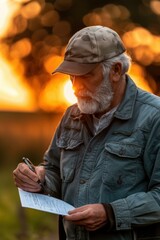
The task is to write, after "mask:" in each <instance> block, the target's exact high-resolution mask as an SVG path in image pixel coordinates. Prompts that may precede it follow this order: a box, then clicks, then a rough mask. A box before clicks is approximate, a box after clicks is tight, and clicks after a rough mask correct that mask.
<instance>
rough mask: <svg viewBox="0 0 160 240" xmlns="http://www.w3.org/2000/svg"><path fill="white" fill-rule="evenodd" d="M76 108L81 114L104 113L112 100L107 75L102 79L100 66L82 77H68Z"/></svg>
mask: <svg viewBox="0 0 160 240" xmlns="http://www.w3.org/2000/svg"><path fill="white" fill-rule="evenodd" d="M70 78H71V81H72V84H73V89H74V92H75V95H76V97H77V102H78V107H79V109H80V111H81V112H82V113H86V114H95V113H100V112H105V111H107V109H108V108H109V106H110V104H111V101H112V99H113V92H112V87H111V84H110V81H109V73H108V72H107V73H106V74H105V76H104V77H103V71H102V65H101V64H99V65H98V66H97V67H96V68H95V69H94V70H92V71H91V72H89V73H88V74H86V75H83V76H70Z"/></svg>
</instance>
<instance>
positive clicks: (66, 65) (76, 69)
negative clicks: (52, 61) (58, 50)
mask: <svg viewBox="0 0 160 240" xmlns="http://www.w3.org/2000/svg"><path fill="white" fill-rule="evenodd" d="M97 64H98V63H77V62H71V61H66V60H64V61H63V62H62V63H61V64H60V65H59V66H58V68H56V69H55V70H54V71H53V72H52V74H54V73H57V72H60V73H65V74H68V75H76V76H80V75H85V74H87V73H89V72H90V71H92V70H93V69H94V68H95V67H96V66H97Z"/></svg>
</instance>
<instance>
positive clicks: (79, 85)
mask: <svg viewBox="0 0 160 240" xmlns="http://www.w3.org/2000/svg"><path fill="white" fill-rule="evenodd" d="M72 86H73V89H74V90H75V89H78V90H79V89H83V88H84V87H85V86H84V81H83V79H82V78H81V77H80V76H73V77H72Z"/></svg>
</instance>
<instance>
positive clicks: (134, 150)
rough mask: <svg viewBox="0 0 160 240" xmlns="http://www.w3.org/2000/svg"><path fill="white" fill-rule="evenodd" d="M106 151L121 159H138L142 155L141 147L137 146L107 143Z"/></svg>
mask: <svg viewBox="0 0 160 240" xmlns="http://www.w3.org/2000/svg"><path fill="white" fill-rule="evenodd" d="M105 149H106V151H107V152H109V153H112V154H114V155H117V156H119V157H129V158H137V157H138V156H139V155H140V154H141V147H139V146H137V145H135V144H127V143H123V144H122V143H106V144H105Z"/></svg>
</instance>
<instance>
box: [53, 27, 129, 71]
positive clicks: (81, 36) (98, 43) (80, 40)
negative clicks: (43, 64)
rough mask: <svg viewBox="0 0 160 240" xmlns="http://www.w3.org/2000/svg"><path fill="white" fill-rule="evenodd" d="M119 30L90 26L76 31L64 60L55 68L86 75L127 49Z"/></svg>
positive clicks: (68, 45)
mask: <svg viewBox="0 0 160 240" xmlns="http://www.w3.org/2000/svg"><path fill="white" fill-rule="evenodd" d="M125 50H126V49H125V47H124V45H123V43H122V41H121V39H120V36H119V35H118V33H117V32H115V31H114V30H112V29H111V28H108V27H103V26H90V27H85V28H83V29H81V30H80V31H78V32H76V33H75V34H74V35H73V36H72V37H71V39H70V40H69V42H68V44H67V47H66V52H65V56H64V61H63V62H62V63H61V64H60V65H59V66H58V67H57V68H56V69H55V70H54V72H53V73H52V74H54V73H56V72H61V73H65V74H69V75H77V76H79V75H84V74H87V73H88V72H90V71H92V69H94V68H95V66H96V65H97V64H98V63H100V62H102V61H104V60H107V59H110V58H113V57H116V56H118V55H120V54H121V53H123V52H124V51H125Z"/></svg>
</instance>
